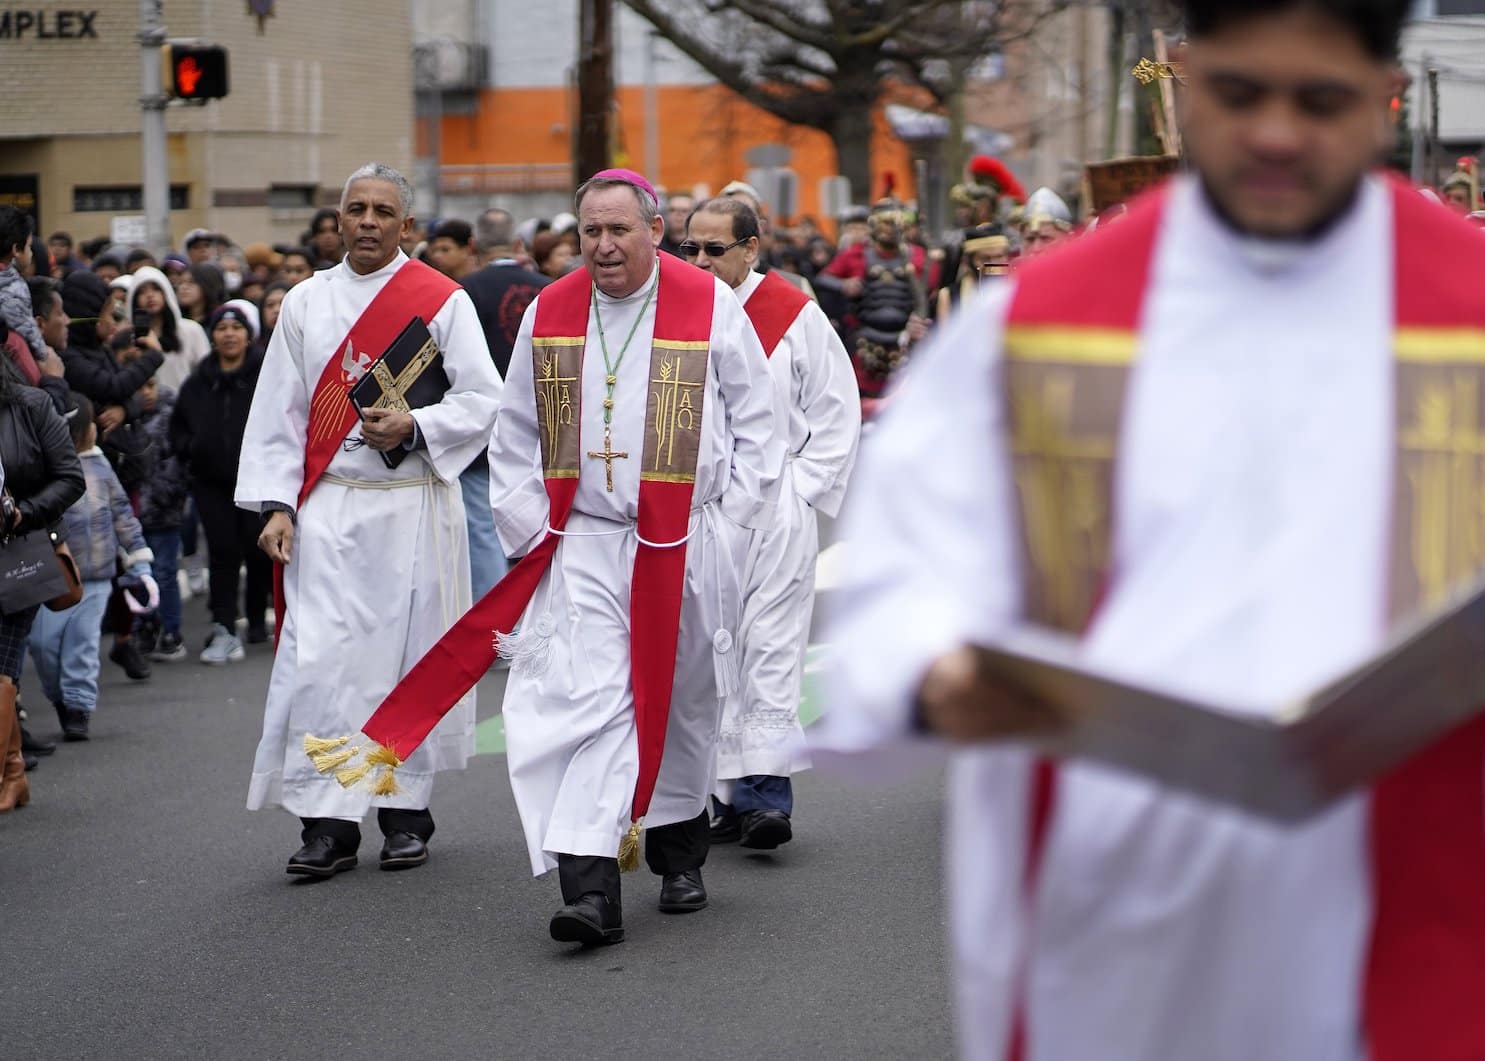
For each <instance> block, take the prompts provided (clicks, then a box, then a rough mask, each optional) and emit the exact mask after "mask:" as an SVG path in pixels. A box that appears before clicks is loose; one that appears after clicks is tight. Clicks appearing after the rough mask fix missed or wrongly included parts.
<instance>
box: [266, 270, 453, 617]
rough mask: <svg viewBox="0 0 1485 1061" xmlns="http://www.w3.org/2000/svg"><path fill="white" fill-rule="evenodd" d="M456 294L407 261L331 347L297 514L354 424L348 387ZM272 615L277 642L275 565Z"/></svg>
mask: <svg viewBox="0 0 1485 1061" xmlns="http://www.w3.org/2000/svg"><path fill="white" fill-rule="evenodd" d="M457 290H459V285H458V284H456V283H455V282H454V281H452V280H450V279H449V278H448V277H446V276H444V275H443V274H442V273H440V272H439V271H438V270H437V269H433V268H431V267H429V266H427V265H424V264H423V263H422V262H420V261H416V260H408V261H406V262H404V263H403V264H402V267H401V268H400V269H398V270H397V271H396V272H395V273H393V274H392V276H391V278H390V279H388V280H387V282H386V283H385V284H383V285H382V289H381V290H380V291H378V292H377V293H376V295H375V297H373V298H372V300H371V302H370V304H368V305H367V307H366V308H365V309H364V310H362V311H361V316H359V317H357V318H356V322H355V323H354V324H352V325H351V328H350V331H348V332H347V333H346V335H345V337H344V338H343V339H341V340H340V342H338V343H336V344H335V346H334V348H333V349H332V351H331V353H330V360H328V361H326V362H325V367H324V369H322V370H321V372H320V378H319V380H318V382H316V384H315V389H314V393H313V394H311V395H310V399H309V421H308V424H307V425H306V429H305V433H304V439H305V442H304V479H303V481H302V484H301V485H300V487H299V497H298V498H297V499H296V501H295V508H296V509H297V508H302V507H303V506H304V502H305V499H306V498H308V497H309V495H310V492H311V491H312V490H314V488H315V486H316V485H317V484H318V483H319V481H320V477H321V476H322V475H324V474H325V469H326V468H328V467H330V462H331V461H332V460H334V459H335V454H336V451H337V450H339V449H340V444H341V443H342V442H343V441H345V437H346V435H348V434H350V432H351V428H353V427H355V426H356V423H357V422H358V417H357V416H356V410H355V407H354V406H352V405H351V399H350V390H351V387H352V386H354V385H355V383H356V381H357V380H359V379H360V378H361V376H362V375H363V374H364V373H365V372H366V369H367V368H368V367H369V366H370V365H371V363H372V362H373V361H375V360H376V359H377V358H378V357H380V356H381V354H382V351H383V350H385V349H386V348H387V347H388V346H390V345H391V344H392V340H393V339H396V338H397V335H398V333H400V332H401V331H402V329H403V328H405V327H406V326H407V322H408V321H410V320H412V319H413V318H414V317H422V318H423V320H424V321H429V322H431V321H432V320H433V318H434V317H436V316H438V311H439V310H441V309H443V305H444V303H445V302H447V301H448V300H449V296H450V295H452V294H453V293H454V292H455V291H457ZM273 610H274V614H275V616H276V618H277V620H278V621H277V624H276V626H275V628H274V630H275V633H274V637H275V641H276V640H277V636H278V631H281V630H283V628H284V569H283V565H282V564H275V565H274V569H273Z"/></svg>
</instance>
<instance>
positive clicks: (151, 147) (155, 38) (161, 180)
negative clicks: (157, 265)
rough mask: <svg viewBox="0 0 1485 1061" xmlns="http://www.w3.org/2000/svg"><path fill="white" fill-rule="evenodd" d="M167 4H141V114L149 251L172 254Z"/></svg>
mask: <svg viewBox="0 0 1485 1061" xmlns="http://www.w3.org/2000/svg"><path fill="white" fill-rule="evenodd" d="M163 9H164V0H139V38H138V40H139V110H140V117H141V126H140V134H141V135H140V138H139V142H140V151H141V163H142V165H141V168H140V173H141V176H142V177H143V181H142V185H143V193H144V223H145V231H146V233H147V234H148V243H149V249H150V250H151V251H152V252H153V253H154V254H156V255H157V256H158V255H164V254H165V253H167V252H168V251H169V250H170V169H169V166H168V164H167V163H168V160H167V158H166V154H165V104H166V103H167V102H169V100H168V98H167V97H166V95H165V91H164V85H163V83H162V82H161V79H160V61H161V55H160V49H161V48H162V47H163V46H164V44H165V16H164V10H163Z"/></svg>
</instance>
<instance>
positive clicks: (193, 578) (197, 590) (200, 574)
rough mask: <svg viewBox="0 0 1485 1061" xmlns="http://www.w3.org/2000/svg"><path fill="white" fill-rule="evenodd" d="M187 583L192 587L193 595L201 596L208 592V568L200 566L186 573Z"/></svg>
mask: <svg viewBox="0 0 1485 1061" xmlns="http://www.w3.org/2000/svg"><path fill="white" fill-rule="evenodd" d="M186 583H187V585H189V586H190V587H191V596H193V597H199V596H201V595H202V594H203V593H205V592H206V568H204V567H198V568H197V569H196V570H194V571H189V572H187V573H186Z"/></svg>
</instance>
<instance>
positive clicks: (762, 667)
mask: <svg viewBox="0 0 1485 1061" xmlns="http://www.w3.org/2000/svg"><path fill="white" fill-rule="evenodd" d="M762 283H763V274H761V273H750V274H749V275H748V278H747V279H745V280H744V281H743V282H742V284H741V285H740V286H739V287H737V288H736V290H735V292H734V293H735V294H736V295H737V297H738V300H739V301H740V302H742V304H743V305H744V306H746V305H747V303H748V299H750V298H752V297H754V294H755V292H757V290H758V287H759V285H761V284H762ZM759 297H764V296H759ZM768 368H769V372H770V373H772V375H773V377H774V382H775V384H776V385H777V386H778V387H779V388H780V389H781V390H782V392H783V400H784V404H785V408H786V409H787V415H788V432H789V453H788V457H787V459H786V460H785V462H784V475H783V478H782V480H781V481H780V484H779V503H778V514H777V516H776V518H775V519H774V520H773V522H772V523H771V524H769V526H767V527H766V528H764V529H763V530H761V531H759V532H757V533H756V534H754V535H753V541H752V545H751V546H750V548H749V550H748V559H747V566H746V568H745V570H744V573H743V586H744V590H743V602H744V603H743V617H742V672H741V673H742V682H741V685H740V688H739V689H738V690H737V691H736V692H735V693H733V694H732V695H731V696H729V697H727V699H726V704H725V707H724V710H723V714H722V734H721V738H720V740H719V742H718V748H717V777H718V779H719V780H720V781H721V782H723V783H722V784H719V785H718V787H717V794H718V796H720V797H721V798H722V799H723V800H724V801H726V802H730V801H731V799H730V789H731V786H730V785H727V784H726V783H725V782H727V781H728V780H735V779H737V778H742V777H750V776H754V775H772V776H775V777H788V776H789V775H790V774H792V773H794V772H795V771H798V770H803V769H805V768H807V767H808V766H809V756H808V753H807V751H806V749H805V741H804V730H803V729H802V728H801V727H800V724H799V697H800V678H801V675H802V672H803V668H804V651H805V647H806V645H807V643H808V640H809V631H810V617H811V614H812V613H813V611H814V603H815V558H816V556H817V555H818V554H819V551H820V535H819V529H818V527H817V526H816V522H815V513H816V512H817V511H820V512H824V513H825V514H826V515H827V516H834V515H835V514H836V512H837V511H839V509H840V503H841V499H842V498H843V497H844V496H845V492H846V482H847V480H848V479H849V478H850V474H851V468H852V466H853V465H854V464H855V462H856V446H857V443H858V441H859V440H860V437H861V398H860V395H859V392H858V391H857V388H856V376H855V373H854V372H853V371H852V368H851V361H850V358H849V356H848V355H847V354H846V349H845V347H844V346H842V345H841V341H840V337H839V336H838V335H837V334H836V332H835V329H834V328H833V327H831V324H830V318H828V317H826V316H825V314H824V313H823V312H822V311H821V309H820V307H819V306H818V305H817V304H816V303H814V302H808V303H806V304H805V306H804V308H803V309H802V310H800V313H799V316H798V317H796V318H795V319H794V323H793V324H791V325H790V326H789V330H788V331H787V332H785V333H784V337H783V339H781V340H780V341H779V344H778V346H777V347H775V348H774V351H773V353H772V355H770V357H769V359H768Z"/></svg>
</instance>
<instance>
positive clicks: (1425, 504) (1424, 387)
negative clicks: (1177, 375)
mask: <svg viewBox="0 0 1485 1061" xmlns="http://www.w3.org/2000/svg"><path fill="white" fill-rule="evenodd" d="M1391 195H1392V201H1393V217H1394V228H1395V237H1394V255H1395V283H1396V296H1395V313H1396V325H1395V329H1396V331H1395V341H1394V347H1393V348H1394V351H1395V372H1394V384H1393V393H1394V418H1395V419H1394V424H1395V449H1394V458H1393V469H1392V514H1391V530H1392V549H1391V559H1390V568H1389V581H1388V613H1389V618H1391V619H1392V620H1394V621H1395V620H1398V619H1402V618H1405V617H1407V616H1409V615H1413V614H1415V613H1417V612H1418V611H1420V610H1422V609H1426V608H1428V607H1430V606H1431V605H1434V604H1437V603H1439V602H1441V601H1443V600H1445V599H1446V598H1447V597H1448V595H1449V593H1450V592H1451V590H1452V589H1454V588H1456V587H1458V586H1460V585H1462V584H1468V583H1469V582H1471V581H1472V580H1473V579H1474V578H1476V577H1478V575H1479V574H1480V572H1482V571H1485V238H1482V236H1481V234H1480V233H1479V232H1478V231H1476V230H1474V229H1472V228H1471V227H1470V226H1468V225H1467V224H1464V223H1463V222H1461V221H1460V220H1459V219H1457V218H1455V217H1453V216H1451V215H1450V214H1449V213H1448V212H1447V211H1445V210H1441V209H1439V207H1438V206H1437V205H1436V204H1433V203H1430V202H1428V201H1427V200H1425V199H1423V198H1422V197H1421V196H1420V195H1418V193H1417V192H1416V191H1415V190H1413V189H1412V188H1409V187H1407V186H1406V185H1404V184H1402V183H1399V182H1394V183H1393V184H1392V186H1391ZM1165 203H1166V198H1165V195H1164V194H1161V193H1157V194H1156V195H1154V196H1153V197H1147V198H1146V199H1145V200H1143V201H1142V202H1139V203H1137V204H1136V205H1135V206H1134V207H1133V208H1132V209H1131V210H1130V212H1129V214H1128V215H1127V217H1126V218H1125V219H1123V220H1122V221H1120V222H1118V223H1116V224H1114V225H1113V226H1111V227H1110V228H1108V229H1106V230H1103V231H1100V232H1098V233H1095V234H1094V235H1093V236H1090V237H1088V238H1087V239H1086V240H1082V241H1078V242H1075V243H1072V244H1069V245H1068V246H1066V247H1065V248H1062V249H1059V250H1058V251H1056V252H1054V253H1052V254H1049V255H1048V256H1046V257H1045V258H1042V259H1039V260H1037V261H1034V262H1030V263H1028V264H1027V265H1026V266H1025V267H1024V268H1023V269H1021V270H1020V271H1019V272H1018V273H1017V290H1016V294H1015V296H1014V298H1013V300H1012V305H1011V308H1010V313H1009V316H1008V320H1007V329H1006V341H1005V364H1004V373H1005V377H1004V378H1005V395H1006V399H1005V400H1006V411H1007V417H1008V419H1007V423H1008V425H1009V436H1010V438H1009V442H1010V454H1011V457H1010V459H1011V462H1012V471H1013V477H1014V482H1015V496H1016V500H1017V522H1018V526H1019V536H1020V549H1021V567H1022V571H1023V578H1024V584H1025V587H1026V589H1025V611H1026V616H1027V617H1028V618H1030V619H1032V620H1034V621H1036V622H1039V623H1042V624H1044V625H1048V626H1052V627H1056V628H1060V629H1063V630H1066V631H1068V632H1074V633H1076V632H1078V631H1081V630H1082V629H1083V628H1084V627H1085V626H1086V624H1087V622H1088V620H1089V618H1090V616H1091V615H1092V614H1093V611H1094V609H1095V607H1096V605H1097V601H1098V598H1099V596H1100V594H1101V593H1102V592H1103V590H1104V589H1105V588H1106V587H1108V586H1110V585H1116V584H1117V581H1118V577H1119V575H1118V572H1117V571H1114V570H1111V552H1110V538H1111V534H1112V528H1113V510H1114V483H1115V477H1114V469H1115V465H1116V461H1117V457H1118V444H1119V438H1120V432H1121V425H1122V421H1123V415H1124V397H1125V393H1126V390H1127V382H1128V378H1129V373H1130V372H1131V371H1138V366H1137V355H1138V350H1139V345H1140V336H1139V330H1140V321H1141V311H1142V309H1143V305H1144V298H1145V294H1146V291H1147V290H1148V287H1149V282H1148V281H1149V274H1150V265H1151V262H1152V260H1153V258H1154V249H1155V243H1156V236H1157V233H1158V230H1159V227H1160V221H1161V219H1162V217H1163V216H1164V207H1165ZM1039 776H1040V778H1041V781H1042V785H1043V787H1044V789H1045V791H1043V792H1040V793H1038V797H1039V803H1040V805H1041V806H1043V808H1044V809H1045V812H1046V814H1050V813H1051V810H1050V808H1051V805H1052V791H1053V789H1052V787H1051V783H1050V781H1049V780H1048V777H1049V772H1047V771H1045V770H1044V771H1043V772H1042V773H1041V774H1040V775H1039ZM1043 825H1045V822H1043ZM1038 832H1039V831H1038ZM1370 841H1371V854H1372V864H1373V887H1374V896H1375V903H1376V914H1375V920H1374V923H1373V926H1372V940H1371V951H1370V954H1369V967H1368V974H1367V982H1366V985H1365V995H1366V1017H1365V1019H1366V1025H1367V1027H1366V1032H1367V1035H1368V1039H1369V1044H1368V1045H1369V1049H1370V1056H1371V1057H1372V1058H1373V1059H1374V1061H1394V1059H1404V1058H1414V1057H1446V1056H1466V1055H1468V1056H1475V1055H1476V1054H1480V1055H1485V1007H1482V1006H1480V1005H1479V998H1480V993H1481V992H1482V991H1485V716H1478V717H1476V718H1475V719H1474V720H1473V721H1470V722H1467V723H1465V724H1464V725H1462V726H1460V727H1459V728H1457V729H1455V730H1454V731H1453V732H1452V733H1451V734H1449V735H1448V736H1446V737H1444V738H1443V739H1442V740H1440V741H1438V742H1437V743H1436V744H1435V745H1434V746H1432V747H1431V748H1429V749H1426V750H1424V751H1423V752H1421V753H1420V754H1418V755H1416V756H1414V757H1413V759H1411V760H1410V761H1409V762H1408V763H1407V764H1405V765H1404V766H1403V767H1402V768H1401V769H1399V770H1398V771H1396V772H1395V773H1393V774H1392V775H1390V776H1388V777H1387V778H1385V779H1383V780H1382V781H1381V782H1380V783H1379V784H1378V785H1377V786H1376V788H1375V789H1374V791H1373V794H1372V800H1371V830H1370ZM1037 847H1038V844H1037V843H1036V840H1035V837H1033V843H1032V847H1031V850H1030V852H1029V854H1030V855H1031V856H1032V857H1031V860H1030V862H1031V864H1032V867H1033V873H1034V863H1035V860H1036V856H1037ZM1462 1044H1468V1045H1462Z"/></svg>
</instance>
